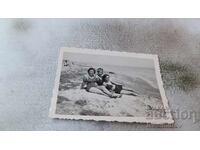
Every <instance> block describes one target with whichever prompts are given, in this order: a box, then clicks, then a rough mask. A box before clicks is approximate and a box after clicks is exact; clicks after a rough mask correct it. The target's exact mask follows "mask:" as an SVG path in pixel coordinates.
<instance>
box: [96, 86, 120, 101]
mask: <svg viewBox="0 0 200 150" xmlns="http://www.w3.org/2000/svg"><path fill="white" fill-rule="evenodd" d="M97 88H98V89H99V90H101V91H103V92H104V93H105V94H107V95H108V96H109V97H111V98H117V97H120V94H116V93H112V92H110V91H109V90H107V89H106V87H105V86H97Z"/></svg>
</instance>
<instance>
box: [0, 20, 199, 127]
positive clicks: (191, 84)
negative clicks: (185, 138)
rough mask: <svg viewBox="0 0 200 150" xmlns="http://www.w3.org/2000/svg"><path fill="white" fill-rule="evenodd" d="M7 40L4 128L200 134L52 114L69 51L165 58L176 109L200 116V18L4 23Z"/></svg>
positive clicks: (3, 48) (184, 121)
mask: <svg viewBox="0 0 200 150" xmlns="http://www.w3.org/2000/svg"><path fill="white" fill-rule="evenodd" d="M0 41H1V42H0V130H200V122H199V120H200V115H197V116H196V117H195V121H194V120H193V118H191V117H184V116H182V117H181V116H180V115H179V116H176V114H177V113H176V114H175V115H174V118H175V126H174V127H173V128H171V127H165V128H158V127H156V126H148V125H146V124H136V123H116V122H112V123H110V122H95V121H73V120H56V119H50V118H49V117H48V111H49V107H50V99H51V96H52V89H53V86H54V79H55V75H56V64H57V59H58V53H59V48H60V47H62V46H66V47H78V48H80V47H82V48H91V49H95V48H98V49H110V50H115V51H127V52H138V53H152V54H158V55H159V58H160V62H161V64H162V65H161V70H162V77H163V80H164V87H165V90H166V94H167V97H168V99H169V103H170V107H171V109H173V110H174V111H176V110H177V111H176V112H184V111H186V113H187V112H196V113H198V114H199V112H200V92H199V91H200V83H199V78H200V75H199V72H200V63H199V60H200V44H199V43H200V20H199V19H101V20H98V19H82V20H81V19H66V20H65V19H22V20H21V19H19V20H16V19H0Z"/></svg>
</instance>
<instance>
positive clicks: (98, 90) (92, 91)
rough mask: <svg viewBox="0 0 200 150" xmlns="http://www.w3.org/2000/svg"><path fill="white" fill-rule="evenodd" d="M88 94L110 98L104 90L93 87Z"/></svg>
mask: <svg viewBox="0 0 200 150" xmlns="http://www.w3.org/2000/svg"><path fill="white" fill-rule="evenodd" d="M88 92H90V93H95V94H100V95H105V96H108V95H107V94H105V93H104V92H103V91H102V90H100V89H98V88H96V87H91V88H90V89H89V91H88Z"/></svg>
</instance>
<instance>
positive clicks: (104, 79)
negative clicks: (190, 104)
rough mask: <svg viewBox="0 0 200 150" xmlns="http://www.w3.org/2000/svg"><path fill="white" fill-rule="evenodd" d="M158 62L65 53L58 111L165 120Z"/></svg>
mask: <svg viewBox="0 0 200 150" xmlns="http://www.w3.org/2000/svg"><path fill="white" fill-rule="evenodd" d="M154 65H155V64H154V60H153V59H143V58H133V57H122V56H107V55H95V54H84V53H69V52H68V53H64V54H63V57H62V63H61V70H60V71H61V73H60V80H59V86H58V94H57V101H56V107H55V114H58V115H75V116H105V117H106V116H110V117H115V118H116V117H127V119H128V118H133V117H136V118H140V117H141V118H143V119H144V118H145V119H151V118H153V119H155V118H156V117H157V119H163V118H165V117H166V115H165V111H164V105H163V102H162V97H161V94H160V90H159V86H158V81H157V79H156V71H155V66H154ZM79 119H81V118H79ZM94 120H95V119H94ZM114 120H117V119H114Z"/></svg>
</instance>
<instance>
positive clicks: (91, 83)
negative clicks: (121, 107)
mask: <svg viewBox="0 0 200 150" xmlns="http://www.w3.org/2000/svg"><path fill="white" fill-rule="evenodd" d="M99 69H101V72H102V73H103V69H102V68H98V69H97V70H99ZM99 83H101V84H99ZM81 88H82V89H86V91H87V92H91V93H96V94H101V95H106V96H109V97H110V98H120V97H122V94H126V95H132V96H136V95H137V94H136V93H135V92H134V91H133V90H131V89H127V88H124V87H123V86H122V85H119V84H116V83H113V82H111V81H110V76H109V75H108V74H104V75H103V76H100V75H99V72H98V74H97V75H96V69H94V68H89V69H88V71H87V75H85V76H84V77H83V83H82V85H81Z"/></svg>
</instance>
